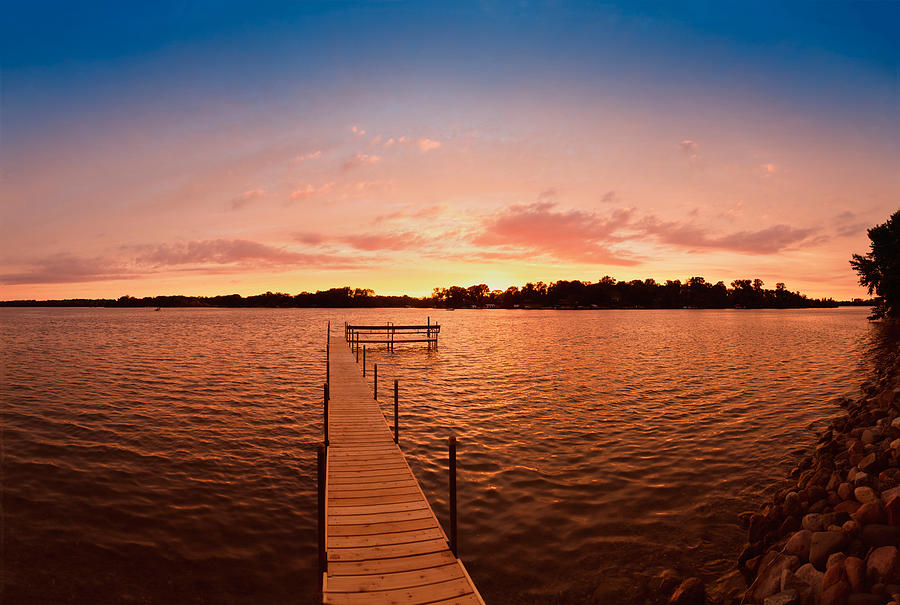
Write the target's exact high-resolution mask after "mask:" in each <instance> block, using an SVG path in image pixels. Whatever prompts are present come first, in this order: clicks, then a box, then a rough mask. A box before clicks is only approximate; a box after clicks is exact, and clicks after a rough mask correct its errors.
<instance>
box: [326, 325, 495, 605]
mask: <svg viewBox="0 0 900 605" xmlns="http://www.w3.org/2000/svg"><path fill="white" fill-rule="evenodd" d="M349 340H350V339H349V338H347V337H346V334H333V335H331V336H330V355H329V362H328V363H329V376H330V378H329V384H330V388H329V403H328V412H327V413H328V429H327V435H328V440H329V443H328V447H327V450H326V454H325V456H326V477H327V480H326V482H325V507H324V512H325V519H326V522H325V536H324V542H325V561H326V565H325V569H324V570H323V574H322V601H323V603H333V604H344V603H346V604H358V603H366V604H375V603H378V604H389V603H398V604H399V603H404V604H410V605H411V604H425V603H434V604H448V605H449V604H451V603H458V604H460V605H476V604H480V605H484V600H483V599H482V598H481V595H480V594H479V592H478V589H477V588H476V587H475V584H474V583H473V582H472V579H471V578H470V577H469V574H468V572H467V571H466V568H465V566H464V565H463V563H462V561H460V560H459V558H457V556H456V555H454V554H453V552H452V551H451V549H450V543H449V541H448V539H447V535H446V534H445V533H444V530H443V529H442V528H441V525H440V523H438V520H437V517H436V516H435V514H434V511H433V510H432V509H431V506H430V505H429V504H428V500H427V499H426V498H425V494H424V493H423V492H422V488H421V487H420V486H419V483H418V481H417V480H416V478H415V476H414V475H413V473H412V471H411V470H410V467H409V464H408V463H407V461H406V457H405V456H404V455H403V452H402V451H401V450H400V447H399V446H398V445H397V444H396V443H395V442H394V435H393V433H392V430H391V428H390V427H389V425H388V423H387V421H386V419H385V417H384V414H382V412H381V408H380V407H379V404H378V402H377V401H376V400H375V399H374V398H373V392H372V390H371V389H370V387H369V386H368V384H367V383H366V381H365V379H364V378H363V376H362V372H361V370H360V367H359V366H358V365H357V363H356V361H355V359H354V356H353V354H352V353H351V352H350V351H349V350H348V348H347V346H346V345H347V344H348V342H349ZM354 340H355V339H354Z"/></svg>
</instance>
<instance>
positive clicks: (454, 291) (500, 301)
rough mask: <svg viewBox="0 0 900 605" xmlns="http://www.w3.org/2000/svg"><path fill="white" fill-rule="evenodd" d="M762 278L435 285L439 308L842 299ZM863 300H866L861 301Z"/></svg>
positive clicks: (806, 303) (797, 304)
mask: <svg viewBox="0 0 900 605" xmlns="http://www.w3.org/2000/svg"><path fill="white" fill-rule="evenodd" d="M764 285H765V284H764V283H763V281H762V280H760V279H753V280H750V279H738V280H735V281H733V282H731V287H730V288H729V287H728V286H726V285H725V283H724V282H721V281H720V282H716V283H715V284H713V283H710V282H708V281H706V279H704V278H703V277H692V278H690V279H689V280H687V281H686V282H684V283H682V282H681V280H677V279H676V280H667V281H666V282H665V283H658V282H656V281H655V280H653V279H645V280H639V279H635V280H631V281H616V279H615V278H612V277H609V276H606V277H603V278H602V279H601V280H600V281H597V282H594V283H592V282H583V281H578V280H575V281H566V280H560V281H557V282H552V283H550V284H545V283H544V282H541V281H539V282H537V283H531V282H529V283H527V284H525V285H524V286H523V287H521V288H519V287H517V286H510V287H509V288H507V289H506V290H494V291H491V290H490V288H488V286H487V285H485V284H478V285H474V286H469V287H468V288H463V287H461V286H451V287H449V288H435V289H434V292H433V293H432V295H431V300H432V301H433V303H434V305H435V306H438V307H457V308H458V307H486V306H495V307H500V308H505V309H508V308H517V307H524V308H539V307H554V308H600V309H612V308H647V309H681V308H703V309H724V308H747V309H762V308H776V309H788V308H808V307H836V306H838V304H839V303H837V302H836V301H834V300H832V299H830V298H826V299H811V298H807V297H806V295H804V294H800V293H799V292H791V291H790V290H788V289H787V288H786V287H785V285H784V284H783V283H780V282H779V283H777V284H776V285H775V289H774V290H769V289H766V288H764V287H763V286H764ZM860 304H863V301H860Z"/></svg>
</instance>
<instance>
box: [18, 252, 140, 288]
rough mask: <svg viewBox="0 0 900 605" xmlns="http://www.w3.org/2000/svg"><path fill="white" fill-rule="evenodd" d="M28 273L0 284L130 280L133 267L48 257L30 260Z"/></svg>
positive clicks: (67, 256) (105, 260)
mask: <svg viewBox="0 0 900 605" xmlns="http://www.w3.org/2000/svg"><path fill="white" fill-rule="evenodd" d="M29 265H30V269H29V270H27V271H22V272H20V273H6V274H2V275H0V284H4V285H8V286H12V285H19V284H67V283H78V282H94V281H107V280H117V279H132V278H134V277H135V276H136V275H137V273H136V272H135V269H134V267H128V266H126V265H124V264H120V263H116V262H115V261H112V260H110V259H108V258H103V257H78V256H74V255H71V254H52V255H50V256H45V257H43V258H38V259H34V260H33V261H31V262H30V263H29Z"/></svg>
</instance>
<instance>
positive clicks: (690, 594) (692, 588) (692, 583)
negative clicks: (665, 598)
mask: <svg viewBox="0 0 900 605" xmlns="http://www.w3.org/2000/svg"><path fill="white" fill-rule="evenodd" d="M705 601H706V588H704V586H703V582H702V581H701V580H700V578H688V579H687V580H685V581H684V582H682V583H681V584H680V585H679V586H678V588H676V589H675V592H673V593H672V597H671V598H670V599H669V605H703V603H704V602H705Z"/></svg>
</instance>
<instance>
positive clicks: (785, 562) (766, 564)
mask: <svg viewBox="0 0 900 605" xmlns="http://www.w3.org/2000/svg"><path fill="white" fill-rule="evenodd" d="M799 562H800V559H799V558H798V557H795V556H792V555H783V554H781V553H780V552H778V551H775V550H770V551H769V552H767V553H766V554H765V555H764V556H763V558H762V560H761V561H760V563H759V573H758V574H757V576H756V580H755V581H754V583H753V587H752V588H751V590H750V592H749V593H748V594H750V596H751V598H752V599H753V600H755V601H762V600H763V599H765V598H766V597H768V596H771V595H773V594H775V593H776V592H778V590H779V588H780V587H781V572H782V570H785V569H794V568H795V567H797V565H798V564H799Z"/></svg>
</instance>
